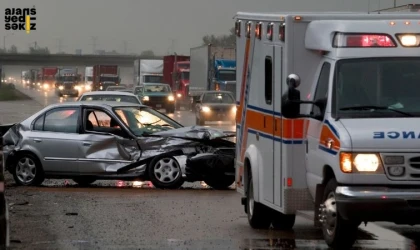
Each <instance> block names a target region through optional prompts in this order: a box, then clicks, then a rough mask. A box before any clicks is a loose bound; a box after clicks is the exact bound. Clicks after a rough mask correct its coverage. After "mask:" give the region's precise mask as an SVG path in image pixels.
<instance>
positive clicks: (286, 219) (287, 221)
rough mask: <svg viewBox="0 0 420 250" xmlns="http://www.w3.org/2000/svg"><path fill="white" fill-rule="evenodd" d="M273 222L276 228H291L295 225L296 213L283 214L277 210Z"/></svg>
mask: <svg viewBox="0 0 420 250" xmlns="http://www.w3.org/2000/svg"><path fill="white" fill-rule="evenodd" d="M273 218H274V219H273V221H272V222H271V223H272V225H273V228H274V229H278V230H290V229H292V228H293V226H294V225H295V220H296V215H295V214H283V213H280V212H275V214H274V216H273Z"/></svg>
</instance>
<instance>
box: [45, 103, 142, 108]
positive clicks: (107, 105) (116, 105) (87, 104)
mask: <svg viewBox="0 0 420 250" xmlns="http://www.w3.org/2000/svg"><path fill="white" fill-rule="evenodd" d="M82 105H86V106H91V107H103V108H116V107H147V106H146V105H142V104H136V103H131V102H114V101H108V102H107V101H80V102H63V103H55V104H51V105H49V106H47V107H49V108H57V107H67V106H73V107H74V106H82Z"/></svg>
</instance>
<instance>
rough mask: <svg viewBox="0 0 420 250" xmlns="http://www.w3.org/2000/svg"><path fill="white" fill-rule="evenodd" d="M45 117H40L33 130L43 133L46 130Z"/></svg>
mask: <svg viewBox="0 0 420 250" xmlns="http://www.w3.org/2000/svg"><path fill="white" fill-rule="evenodd" d="M44 117H45V116H44V115H42V116H40V117H38V119H37V120H36V121H35V123H34V127H33V130H37V131H42V129H43V128H44Z"/></svg>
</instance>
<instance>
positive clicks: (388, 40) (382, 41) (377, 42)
mask: <svg viewBox="0 0 420 250" xmlns="http://www.w3.org/2000/svg"><path fill="white" fill-rule="evenodd" d="M333 46H334V47H335V48H364V47H368V48H369V47H370V48H378V47H397V45H396V44H395V42H394V40H393V39H392V37H391V36H390V35H387V34H365V33H361V34H357V33H336V34H335V36H334V40H333Z"/></svg>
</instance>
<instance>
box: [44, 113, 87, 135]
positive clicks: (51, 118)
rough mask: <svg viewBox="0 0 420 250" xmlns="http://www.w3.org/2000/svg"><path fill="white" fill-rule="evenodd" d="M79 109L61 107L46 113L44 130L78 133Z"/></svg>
mask: <svg viewBox="0 0 420 250" xmlns="http://www.w3.org/2000/svg"><path fill="white" fill-rule="evenodd" d="M78 118H79V109H78V108H59V109H54V110H50V111H48V112H47V113H46V114H45V120H44V126H43V131H49V132H59V133H77V128H78Z"/></svg>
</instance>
